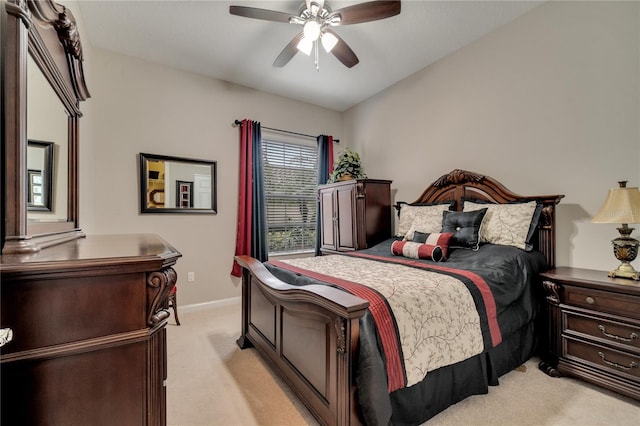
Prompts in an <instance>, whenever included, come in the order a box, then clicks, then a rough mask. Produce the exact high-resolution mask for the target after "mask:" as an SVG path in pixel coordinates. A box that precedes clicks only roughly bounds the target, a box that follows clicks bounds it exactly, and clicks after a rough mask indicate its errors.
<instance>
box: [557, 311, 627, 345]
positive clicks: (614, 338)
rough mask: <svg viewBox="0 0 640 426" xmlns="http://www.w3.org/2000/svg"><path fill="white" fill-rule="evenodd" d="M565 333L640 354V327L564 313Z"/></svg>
mask: <svg viewBox="0 0 640 426" xmlns="http://www.w3.org/2000/svg"><path fill="white" fill-rule="evenodd" d="M563 324H564V326H563V332H564V333H568V334H581V335H586V336H588V337H592V338H595V339H597V340H599V341H602V342H603V343H607V344H608V343H611V344H615V345H617V346H619V347H620V349H622V350H628V351H632V352H637V353H640V325H632V324H627V323H623V322H618V321H613V320H605V319H602V318H596V317H590V316H586V315H582V314H579V313H574V312H564V313H563Z"/></svg>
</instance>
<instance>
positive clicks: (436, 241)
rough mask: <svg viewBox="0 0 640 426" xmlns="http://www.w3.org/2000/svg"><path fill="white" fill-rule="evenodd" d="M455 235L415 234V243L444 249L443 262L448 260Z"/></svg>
mask: <svg viewBox="0 0 640 426" xmlns="http://www.w3.org/2000/svg"><path fill="white" fill-rule="evenodd" d="M454 235H455V234H454V233H453V232H441V233H435V232H433V233H425V232H417V231H416V232H414V233H413V239H412V240H411V241H413V242H414V243H422V244H430V245H432V246H439V247H440V248H441V249H442V260H446V259H447V258H448V257H449V242H450V241H451V239H452V238H453V236H454Z"/></svg>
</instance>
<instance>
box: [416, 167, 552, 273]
mask: <svg viewBox="0 0 640 426" xmlns="http://www.w3.org/2000/svg"><path fill="white" fill-rule="evenodd" d="M563 197H564V195H532V196H527V195H520V194H516V193H514V192H511V191H510V190H508V189H507V188H506V187H505V186H504V185H502V184H501V183H500V182H498V181H497V180H495V179H493V178H491V177H489V176H486V175H482V174H479V173H475V172H470V171H467V170H460V169H455V170H453V171H451V172H450V173H448V174H446V175H442V176H440V177H439V178H438V179H436V181H435V182H433V183H432V184H431V185H429V186H428V187H427V189H425V191H424V192H423V193H422V195H420V197H419V198H418V199H417V200H415V201H414V202H413V203H414V204H418V203H436V202H443V201H455V202H456V203H455V208H456V210H462V207H463V206H464V200H467V201H471V200H481V201H486V202H491V203H496V204H506V203H511V202H517V201H522V202H527V201H536V202H538V203H541V204H542V206H543V207H542V213H541V215H540V221H539V222H538V233H537V238H535V239H534V247H535V248H536V249H537V250H539V251H540V252H542V254H544V256H545V257H546V259H547V263H548V265H549V267H550V268H553V267H554V266H555V260H556V230H555V223H556V222H555V217H556V216H555V206H556V204H558V203H559V202H560V200H561V199H562V198H563Z"/></svg>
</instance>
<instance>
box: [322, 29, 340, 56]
mask: <svg viewBox="0 0 640 426" xmlns="http://www.w3.org/2000/svg"><path fill="white" fill-rule="evenodd" d="M320 41H321V42H322V47H324V50H325V52H327V53H329V52H331V49H333V48H334V47H336V44H338V38H337V37H336V36H334V35H333V34H331V33H323V34H322V35H321V36H320Z"/></svg>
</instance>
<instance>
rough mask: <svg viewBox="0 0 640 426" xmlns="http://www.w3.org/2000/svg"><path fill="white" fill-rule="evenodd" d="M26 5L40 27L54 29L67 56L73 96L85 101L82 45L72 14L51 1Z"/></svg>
mask: <svg viewBox="0 0 640 426" xmlns="http://www.w3.org/2000/svg"><path fill="white" fill-rule="evenodd" d="M27 3H28V6H29V10H30V11H31V13H32V14H33V16H34V18H36V19H37V20H38V21H40V22H41V23H42V25H45V26H47V25H48V26H51V27H53V29H55V31H56V33H57V34H58V39H59V40H60V43H61V44H62V46H63V47H64V51H65V52H66V54H67V65H68V67H69V72H70V74H71V83H72V86H73V90H74V92H75V95H76V97H77V99H78V100H79V101H84V100H86V99H87V98H89V97H90V96H91V95H90V94H89V90H88V89H87V85H86V82H85V78H84V68H83V65H82V62H83V61H84V56H83V53H82V43H81V42H80V32H79V31H78V27H77V25H76V19H75V17H74V16H73V13H72V12H71V11H70V10H69V9H67V8H66V7H65V6H63V5H61V4H58V3H56V2H55V1H52V0H38V1H36V0H28V2H27Z"/></svg>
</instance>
